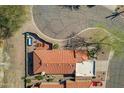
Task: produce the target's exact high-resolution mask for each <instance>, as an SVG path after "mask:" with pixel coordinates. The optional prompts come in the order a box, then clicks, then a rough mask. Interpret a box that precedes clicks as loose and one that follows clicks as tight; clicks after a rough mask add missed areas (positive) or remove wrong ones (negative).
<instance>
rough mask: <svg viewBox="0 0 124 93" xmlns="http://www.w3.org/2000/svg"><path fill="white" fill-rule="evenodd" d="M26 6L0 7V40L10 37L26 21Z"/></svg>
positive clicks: (27, 10) (27, 9)
mask: <svg viewBox="0 0 124 93" xmlns="http://www.w3.org/2000/svg"><path fill="white" fill-rule="evenodd" d="M28 13H29V8H28V6H17V5H15V6H14V5H12V6H9V5H8V6H0V39H7V38H9V37H11V36H12V35H13V34H14V33H15V32H16V31H17V30H18V29H19V28H20V27H21V26H22V25H23V23H24V22H25V21H26V20H27V17H28Z"/></svg>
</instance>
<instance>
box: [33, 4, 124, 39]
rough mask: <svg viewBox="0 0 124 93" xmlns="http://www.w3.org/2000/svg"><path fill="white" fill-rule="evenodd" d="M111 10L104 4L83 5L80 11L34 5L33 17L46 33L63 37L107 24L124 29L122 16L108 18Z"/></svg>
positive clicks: (112, 27)
mask: <svg viewBox="0 0 124 93" xmlns="http://www.w3.org/2000/svg"><path fill="white" fill-rule="evenodd" d="M111 14H112V12H111V10H109V9H107V8H105V7H103V6H95V7H93V8H87V7H86V6H81V8H80V10H78V11H71V10H69V9H65V8H62V7H60V6H34V7H33V18H34V22H35V24H36V25H37V27H38V28H39V29H40V31H41V32H42V33H44V34H45V35H47V36H49V37H52V38H56V39H63V38H67V36H69V35H70V34H71V33H72V32H75V33H78V32H80V31H81V30H83V29H85V28H88V27H94V26H96V25H105V27H106V28H108V29H119V31H120V30H122V29H124V19H122V18H121V17H120V16H118V17H116V18H115V19H113V20H111V19H106V18H105V17H106V16H109V15H111Z"/></svg>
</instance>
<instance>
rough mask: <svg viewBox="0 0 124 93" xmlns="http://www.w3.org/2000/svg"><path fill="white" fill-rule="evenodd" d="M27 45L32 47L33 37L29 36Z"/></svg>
mask: <svg viewBox="0 0 124 93" xmlns="http://www.w3.org/2000/svg"><path fill="white" fill-rule="evenodd" d="M27 45H28V46H32V37H30V36H27Z"/></svg>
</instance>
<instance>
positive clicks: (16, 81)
mask: <svg viewBox="0 0 124 93" xmlns="http://www.w3.org/2000/svg"><path fill="white" fill-rule="evenodd" d="M30 23H31V22H30V21H29V22H27V23H26V24H24V26H23V27H22V28H21V29H20V31H18V32H17V33H16V34H15V35H14V36H13V37H11V38H10V39H8V40H7V41H6V42H5V51H6V52H7V53H8V55H9V57H10V60H9V63H10V66H9V68H8V70H6V71H5V72H4V74H5V76H4V85H3V87H11V88H15V87H16V88H22V87H24V82H23V80H22V79H21V78H22V77H24V75H25V61H24V59H25V52H24V51H25V49H24V35H23V32H27V31H28V28H32V27H30ZM32 30H33V29H32Z"/></svg>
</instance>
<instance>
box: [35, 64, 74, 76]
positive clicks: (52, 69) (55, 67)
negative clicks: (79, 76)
mask: <svg viewBox="0 0 124 93" xmlns="http://www.w3.org/2000/svg"><path fill="white" fill-rule="evenodd" d="M75 67H76V65H75V64H64V63H62V64H56V63H53V64H42V66H40V68H39V69H37V70H36V71H35V73H40V72H45V73H47V74H73V73H74V71H75Z"/></svg>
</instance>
